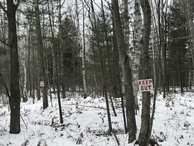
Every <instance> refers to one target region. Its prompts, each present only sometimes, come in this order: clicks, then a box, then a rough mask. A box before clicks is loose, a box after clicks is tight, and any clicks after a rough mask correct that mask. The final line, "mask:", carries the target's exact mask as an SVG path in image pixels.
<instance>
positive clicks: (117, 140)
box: [112, 132, 120, 145]
mask: <svg viewBox="0 0 194 146" xmlns="http://www.w3.org/2000/svg"><path fill="white" fill-rule="evenodd" d="M112 134H113V135H114V137H115V139H116V142H117V144H118V145H120V142H119V139H118V137H117V135H116V134H115V133H114V132H112Z"/></svg>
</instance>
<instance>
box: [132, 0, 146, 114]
mask: <svg viewBox="0 0 194 146" xmlns="http://www.w3.org/2000/svg"><path fill="white" fill-rule="evenodd" d="M140 8H141V6H140V2H139V0H135V12H134V13H135V14H134V51H133V54H134V56H133V62H132V77H133V92H134V96H135V109H136V110H138V109H139V106H138V99H137V93H138V84H137V83H138V80H139V76H140V73H139V71H140V54H141V48H142V43H141V40H142V28H143V26H142V25H143V24H142V18H141V10H140Z"/></svg>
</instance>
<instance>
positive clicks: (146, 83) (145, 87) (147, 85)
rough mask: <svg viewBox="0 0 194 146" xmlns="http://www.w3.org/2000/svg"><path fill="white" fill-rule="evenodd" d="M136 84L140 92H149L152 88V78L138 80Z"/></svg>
mask: <svg viewBox="0 0 194 146" xmlns="http://www.w3.org/2000/svg"><path fill="white" fill-rule="evenodd" d="M138 85H139V90H140V91H141V92H150V91H152V90H153V81H152V79H144V80H138Z"/></svg>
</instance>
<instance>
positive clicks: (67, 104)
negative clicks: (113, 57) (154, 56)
mask: <svg viewBox="0 0 194 146" xmlns="http://www.w3.org/2000/svg"><path fill="white" fill-rule="evenodd" d="M53 97H54V96H53ZM61 103H62V111H63V120H64V122H63V124H60V122H59V110H58V103H57V98H56V97H55V98H54V99H53V107H51V106H49V107H48V108H47V109H45V110H43V109H42V101H36V103H35V104H33V103H32V101H31V99H30V98H29V100H28V102H27V103H21V117H22V118H21V132H20V133H19V134H10V133H9V120H10V112H9V111H8V107H7V106H3V105H2V106H0V146H22V144H23V146H24V143H25V142H26V143H27V144H26V145H27V146H37V145H38V143H39V145H40V146H41V145H45V144H46V145H48V146H117V145H118V144H117V142H116V139H115V137H114V136H113V135H112V136H108V135H106V132H107V130H108V121H107V116H106V104H105V99H104V98H103V97H98V98H92V97H87V98H86V99H84V98H82V97H80V96H78V94H74V95H71V97H67V98H66V99H62V100H61ZM114 103H115V105H116V112H117V117H114V114H113V112H112V109H111V106H110V109H111V114H112V116H111V118H112V126H113V128H114V129H115V130H116V131H117V133H116V135H117V137H118V140H119V143H120V145H121V146H133V144H128V143H127V139H128V136H127V134H125V132H124V130H123V129H124V128H123V117H122V109H121V107H120V101H119V100H118V99H117V100H114ZM49 104H50V103H49ZM139 104H140V106H141V100H139ZM140 114H141V111H139V112H138V113H137V116H136V119H137V128H138V132H139V130H140V117H141V115H140ZM193 115H194V93H192V92H186V93H184V95H181V94H180V93H176V94H175V93H173V94H171V95H168V97H167V98H166V99H163V98H162V95H158V96H157V104H156V113H155V119H154V125H153V131H152V137H154V138H156V139H157V140H158V143H159V144H160V145H162V146H193V145H194V118H193ZM137 136H138V134H137Z"/></svg>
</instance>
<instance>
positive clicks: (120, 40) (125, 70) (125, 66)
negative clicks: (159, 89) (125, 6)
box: [112, 0, 137, 143]
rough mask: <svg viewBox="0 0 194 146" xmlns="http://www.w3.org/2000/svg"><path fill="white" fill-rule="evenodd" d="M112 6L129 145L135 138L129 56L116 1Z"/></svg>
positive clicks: (113, 0) (114, 0)
mask: <svg viewBox="0 0 194 146" xmlns="http://www.w3.org/2000/svg"><path fill="white" fill-rule="evenodd" d="M112 4H113V20H114V25H115V32H116V38H117V45H118V52H119V60H120V64H121V67H122V74H123V80H124V84H125V96H126V113H127V114H126V115H127V127H128V134H129V137H128V142H129V143H131V142H133V141H134V140H135V138H136V131H137V128H136V121H135V109H134V103H135V101H134V95H133V87H132V74H131V68H130V66H129V56H128V55H127V48H126V45H125V41H124V34H123V30H122V25H121V19H120V14H119V6H118V0H112Z"/></svg>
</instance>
